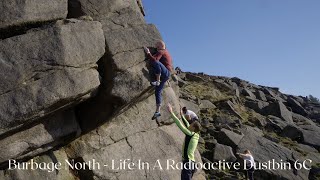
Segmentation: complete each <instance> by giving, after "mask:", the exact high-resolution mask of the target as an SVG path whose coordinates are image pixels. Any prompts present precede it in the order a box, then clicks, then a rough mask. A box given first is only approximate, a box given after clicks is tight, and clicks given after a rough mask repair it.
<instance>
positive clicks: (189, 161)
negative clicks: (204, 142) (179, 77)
mask: <svg viewBox="0 0 320 180" xmlns="http://www.w3.org/2000/svg"><path fill="white" fill-rule="evenodd" d="M167 108H168V111H169V112H170V114H171V117H172V119H173V120H174V122H175V123H176V124H177V126H178V127H179V129H180V130H181V131H182V132H183V133H184V134H185V135H186V137H185V140H184V143H183V148H182V150H183V152H182V158H183V169H182V171H181V180H191V179H192V176H193V174H194V173H195V171H196V169H195V168H194V165H193V164H194V163H195V158H194V152H195V150H196V148H197V145H198V141H199V137H200V135H199V133H200V130H201V125H200V123H199V122H198V121H194V122H192V123H191V124H189V122H188V121H187V120H186V119H185V118H184V116H181V118H182V121H183V122H181V121H180V120H179V119H178V118H177V117H176V115H175V114H174V112H173V110H172V106H171V104H170V103H169V104H168V106H167ZM180 111H181V110H180Z"/></svg>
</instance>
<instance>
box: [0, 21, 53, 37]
mask: <svg viewBox="0 0 320 180" xmlns="http://www.w3.org/2000/svg"><path fill="white" fill-rule="evenodd" d="M56 20H58V19H56ZM56 20H51V21H44V22H29V23H25V24H20V25H14V26H9V27H6V28H3V29H0V39H6V38H10V37H13V36H19V35H22V34H26V33H27V32H28V31H29V30H30V29H36V28H42V27H46V26H49V25H51V24H53V23H54V22H55V21H56Z"/></svg>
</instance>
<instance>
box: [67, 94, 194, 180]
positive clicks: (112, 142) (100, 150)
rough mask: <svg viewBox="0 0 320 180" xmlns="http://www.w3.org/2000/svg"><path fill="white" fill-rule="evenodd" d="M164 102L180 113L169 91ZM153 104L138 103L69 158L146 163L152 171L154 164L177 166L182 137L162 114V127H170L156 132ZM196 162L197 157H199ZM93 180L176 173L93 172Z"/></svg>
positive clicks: (75, 145)
mask: <svg viewBox="0 0 320 180" xmlns="http://www.w3.org/2000/svg"><path fill="white" fill-rule="evenodd" d="M164 101H165V102H171V104H172V105H173V106H174V107H175V108H174V109H175V111H179V102H178V98H177V97H175V94H174V92H173V90H172V89H171V88H166V89H165V92H164ZM154 105H155V100H154V97H153V96H150V97H148V98H147V99H145V100H144V101H141V102H138V103H137V104H135V105H133V106H132V107H130V108H129V109H127V110H126V111H124V112H123V113H121V114H119V115H117V116H116V117H114V118H113V119H111V121H109V122H107V123H106V124H104V125H102V126H100V127H99V128H97V129H96V130H95V131H92V132H90V133H88V134H86V135H84V136H82V137H81V138H79V139H77V140H75V141H74V142H72V143H71V144H70V146H68V150H67V152H68V155H69V156H70V157H72V158H79V157H81V158H83V160H84V161H85V162H88V161H90V160H91V159H93V158H94V159H99V160H100V161H101V162H103V163H108V164H110V163H111V161H112V160H115V161H116V162H119V160H121V159H130V160H131V161H133V162H135V163H137V162H138V160H141V161H142V162H148V163H149V164H150V167H152V168H153V166H154V165H155V163H156V162H157V160H158V159H159V160H160V161H161V164H165V163H166V160H167V159H172V160H174V161H176V162H179V161H180V160H181V151H182V150H181V147H182V143H183V141H184V134H182V132H181V131H180V130H179V129H178V128H177V127H176V125H175V124H172V123H173V122H172V120H170V115H169V114H168V113H166V111H164V110H163V112H162V116H161V118H160V119H161V121H160V122H159V123H160V124H162V122H164V123H165V124H167V125H168V124H172V125H168V126H162V127H160V128H158V125H157V123H156V122H155V121H151V119H150V118H151V116H152V113H153V111H154ZM198 160H200V157H199V156H198ZM93 177H96V178H102V179H112V178H115V177H117V178H118V179H128V178H130V179H177V178H179V177H180V172H179V171H178V170H176V171H175V170H169V171H160V170H159V169H157V168H156V169H155V170H149V171H147V170H146V171H143V170H142V171H141V170H138V169H136V170H133V171H130V170H118V171H117V170H116V171H114V170H111V169H110V168H109V167H107V169H106V170H93Z"/></svg>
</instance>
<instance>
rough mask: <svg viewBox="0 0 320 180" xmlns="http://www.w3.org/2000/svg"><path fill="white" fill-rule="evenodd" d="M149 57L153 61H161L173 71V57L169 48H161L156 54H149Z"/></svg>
mask: <svg viewBox="0 0 320 180" xmlns="http://www.w3.org/2000/svg"><path fill="white" fill-rule="evenodd" d="M148 57H149V59H150V60H151V61H160V62H161V63H162V64H163V65H164V66H165V67H166V68H167V69H168V70H169V71H170V72H172V58H171V55H170V54H169V51H168V50H166V49H164V50H160V51H158V52H157V53H156V54H154V55H151V54H148Z"/></svg>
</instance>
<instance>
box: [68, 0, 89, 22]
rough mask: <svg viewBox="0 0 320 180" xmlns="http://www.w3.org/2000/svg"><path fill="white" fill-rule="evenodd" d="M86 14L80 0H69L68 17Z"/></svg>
mask: <svg viewBox="0 0 320 180" xmlns="http://www.w3.org/2000/svg"><path fill="white" fill-rule="evenodd" d="M84 15H86V14H85V13H84V12H83V11H82V8H81V3H80V2H79V1H78V0H69V1H68V15H67V18H78V17H80V16H84Z"/></svg>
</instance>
